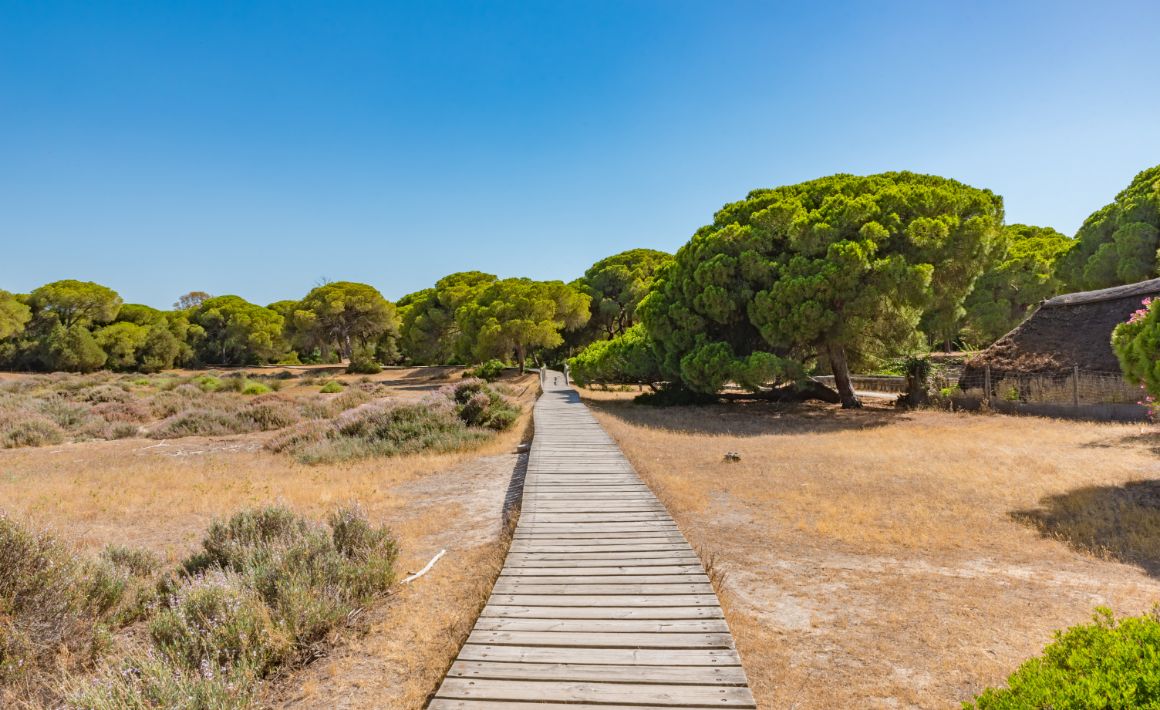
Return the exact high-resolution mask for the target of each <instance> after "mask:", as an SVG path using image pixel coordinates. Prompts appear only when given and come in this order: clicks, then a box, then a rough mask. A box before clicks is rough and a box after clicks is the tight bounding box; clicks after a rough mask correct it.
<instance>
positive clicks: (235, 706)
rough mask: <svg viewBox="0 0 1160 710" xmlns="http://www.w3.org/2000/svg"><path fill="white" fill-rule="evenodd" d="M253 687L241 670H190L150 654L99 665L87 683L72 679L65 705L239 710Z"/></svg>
mask: <svg viewBox="0 0 1160 710" xmlns="http://www.w3.org/2000/svg"><path fill="white" fill-rule="evenodd" d="M259 687H260V686H259V685H258V683H257V679H256V678H254V677H253V676H252V675H248V674H247V673H246V669H240V668H230V669H222V668H216V669H215V668H212V667H210V666H209V665H207V666H206V667H205V668H199V669H197V670H192V671H191V670H186V669H183V668H175V667H173V665H172V664H171V663H170V662H169V661H168V659H166V658H164V657H162V656H159V655H157V654H155V653H152V652H150V653H140V654H136V655H133V656H130V657H128V658H126V659H124V660H122V661H120V662H119V663H116V664H114V665H109V666H102V667H101V668H99V669H98V670H97V672H96V673H95V674H94V675H93V676H92V677H91V678H85V679H74V680H73V681H72V682H71V683H70V684H69V685H68V686H67V687H66V689H65V691H66V692H65V694H66V696H67V698H68V706H69V707H73V708H78V710H123V709H124V708H133V709H134V710H144V709H146V708H181V709H182V710H244V709H246V708H250V707H252V706H253V705H254V703H255V702H256V700H257V697H258V690H259Z"/></svg>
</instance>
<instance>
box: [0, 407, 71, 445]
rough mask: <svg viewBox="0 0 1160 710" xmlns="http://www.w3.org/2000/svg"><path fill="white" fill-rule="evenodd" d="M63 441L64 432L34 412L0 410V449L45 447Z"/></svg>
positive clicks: (46, 418)
mask: <svg viewBox="0 0 1160 710" xmlns="http://www.w3.org/2000/svg"><path fill="white" fill-rule="evenodd" d="M62 441H64V430H63V429H61V428H60V426H59V425H58V424H57V423H56V422H54V421H52V420H51V419H49V418H48V417H46V416H44V415H42V414H37V413H35V412H24V411H20V410H15V411H13V410H0V448H3V449H15V448H18V447H21V446H46V445H49V444H59V443H60V442H62Z"/></svg>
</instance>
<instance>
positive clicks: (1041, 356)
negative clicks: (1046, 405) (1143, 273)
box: [963, 279, 1160, 378]
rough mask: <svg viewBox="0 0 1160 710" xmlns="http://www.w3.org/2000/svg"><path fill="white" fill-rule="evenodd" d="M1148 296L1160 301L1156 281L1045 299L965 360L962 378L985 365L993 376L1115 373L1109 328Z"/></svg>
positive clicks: (1110, 330)
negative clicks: (973, 355)
mask: <svg viewBox="0 0 1160 710" xmlns="http://www.w3.org/2000/svg"><path fill="white" fill-rule="evenodd" d="M1149 297H1151V298H1155V297H1160V279H1152V280H1150V281H1141V282H1139V283H1134V284H1128V285H1127V286H1113V287H1112V288H1105V289H1100V290H1099V291H1083V292H1081V293H1067V294H1064V295H1062V296H1056V297H1055V298H1049V299H1048V300H1046V301H1044V302H1043V303H1041V304H1039V308H1037V309H1036V310H1035V312H1034V313H1032V314H1031V316H1030V317H1029V318H1028V319H1027V320H1025V321H1023V323H1022V324H1020V325H1019V326H1018V327H1017V328H1015V330H1012V331H1011V332H1010V333H1008V334H1007V335H1004V336H1003V337H1002V338H1000V339H999V340H997V341H995V344H994V345H992V346H991V347H989V348H987V349H986V350H984V351H983V352H981V353H979V354H978V355H977V356H975V357H974V358H972V359H971V360H970V361H969V362H967V366H966V368H967V369H966V372H964V373H963V374H964V377H970V376H972V375H978V374H979V373H981V372H982V371H983V369H984V367H985V366H987V365H990V366H991V374H992V376H993V377H996V378H997V377H1001V376H1003V375H1006V374H1012V375H1025V374H1063V373H1065V372H1070V371H1071V369H1072V368H1073V367H1076V366H1078V367H1079V368H1080V369H1081V370H1089V371H1096V372H1119V371H1120V364H1119V361H1118V360H1116V354H1115V353H1114V352H1112V345H1111V339H1112V329H1114V328H1115V327H1116V326H1117V325H1118V324H1120V323H1123V322H1124V321H1126V320H1128V316H1130V315H1131V314H1132V312H1133V311H1135V310H1136V309H1138V308H1139V307H1140V302H1141V301H1142V300H1144V299H1145V298H1149Z"/></svg>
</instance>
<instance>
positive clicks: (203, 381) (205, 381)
mask: <svg viewBox="0 0 1160 710" xmlns="http://www.w3.org/2000/svg"><path fill="white" fill-rule="evenodd" d="M193 383H194V384H195V385H197V386H198V387H199V388H200V389H201V391H202V392H217V391H218V390H219V389H221V386H222V381H221V379H219V378H217V377H214V376H213V375H199V376H198V377H195V378H193Z"/></svg>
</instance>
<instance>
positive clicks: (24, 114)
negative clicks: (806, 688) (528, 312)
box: [0, 0, 1160, 306]
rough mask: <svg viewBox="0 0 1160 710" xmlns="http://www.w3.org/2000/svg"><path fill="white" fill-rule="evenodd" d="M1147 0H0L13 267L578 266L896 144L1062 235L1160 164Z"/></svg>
mask: <svg viewBox="0 0 1160 710" xmlns="http://www.w3.org/2000/svg"><path fill="white" fill-rule="evenodd" d="M1158 28H1160V3H1157V2H1154V1H1153V2H1137V3H1132V2H1124V3H1116V2H1081V3H1069V2H1056V1H1051V2H984V3H976V2H930V1H924V2H914V3H903V2H888V1H884V2H870V1H867V2H858V3H830V4H828V5H826V6H823V4H822V3H789V2H784V3H782V2H762V3H741V2H718V1H716V0H712V1H710V0H706V1H705V2H700V3H692V2H679V1H677V0H666V1H662V2H632V1H630V0H624V1H622V2H609V3H604V2H590V1H580V0H576V1H568V0H555V1H548V0H543V1H536V2H532V1H529V2H518V3H503V2H462V3H446V2H429V1H424V2H419V1H418V0H416V2H413V3H408V4H392V3H388V2H382V1H380V2H367V3H345V2H318V3H305V2H284V1H278V2H264V3H246V2H212V1H210V0H199V1H197V2H131V3H130V2H124V3H111V2H100V1H99V0H86V1H84V2H76V3H60V2H27V1H25V0H20V1H16V0H0V246H2V249H0V288H3V289H7V290H10V291H17V292H25V291H28V290H29V289H31V288H34V287H35V286H37V285H40V284H42V283H45V282H47V281H52V280H55V279H60V278H78V279H84V280H95V281H99V282H101V283H104V284H106V285H109V286H112V287H113V288H115V289H117V290H118V291H119V292H120V293H121V294H122V296H124V298H125V299H126V300H127V301H137V302H144V303H149V304H151V305H155V306H168V305H169V304H171V303H172V302H173V301H174V300H175V298H176V297H177V296H178V295H180V294H181V293H184V292H186V291H189V290H194V289H197V290H205V291H210V292H211V293H214V294H223V293H236V294H238V295H241V296H243V297H245V298H248V299H250V300H253V301H255V302H258V303H263V304H264V303H268V302H271V301H274V300H278V299H282V298H297V297H300V296H301V295H303V294H304V293H305V292H306V291H307V290H309V288H310V287H311V286H313V285H314V284H316V283H317V282H318V281H319V280H320V279H322V278H328V279H330V280H340V279H342V280H355V281H365V282H367V283H371V284H373V285H375V286H377V287H378V288H379V289H380V290H382V291H383V293H384V294H385V295H386V296H387V297H389V298H398V297H399V296H401V295H403V294H405V293H407V292H409V291H413V290H416V289H419V288H423V287H425V286H428V285H430V284H431V283H433V282H434V281H435V280H436V279H437V278H438V277H440V276H442V275H444V274H447V273H449V272H453V271H459V270H464V269H482V270H485V271H490V272H493V273H498V274H500V275H503V276H515V275H526V276H532V277H537V278H560V279H565V280H568V279H572V278H574V277H576V276H578V275H580V274H581V273H582V272H583V270H584V269H585V268H586V267H587V266H588V265H589V264H591V263H592V262H593V261H595V260H596V259H598V258H601V257H603V256H607V255H609V254H613V253H615V252H618V251H621V250H623V249H628V248H631V247H641V246H644V247H654V248H659V249H665V250H675V249H676V248H677V247H679V246H680V245H681V244H683V243H684V242H685V241H686V240H687V239H688V238H689V236H690V235H691V234H692V233H693V231H694V230H695V229H696V228H697V227H699V226H700V225H702V224H705V223H706V222H707V221H709V220H710V219H711V217H712V214H713V212H714V211H715V210H716V209H717V208H719V207H720V206H721V205H722V204H723V203H725V202H727V201H732V200H735V199H738V198H740V197H742V196H743V195H744V194H745V193H746V192H747V191H748V190H750V189H752V188H755V187H772V186H776V185H781V184H787V183H793V182H798V181H801V180H805V179H809V178H814V177H818V176H822V175H827V174H831V173H835V172H853V173H871V172H879V171H883V170H893V169H908V170H916V171H922V172H932V173H938V174H941V175H946V176H948V177H954V178H957V179H959V180H963V181H965V182H967V183H970V184H972V185H976V186H980V187H989V188H991V189H993V190H995V191H996V192H998V193H1000V194H1002V195H1003V196H1004V198H1005V199H1006V205H1007V218H1008V221H1009V222H1029V223H1033V224H1043V225H1050V226H1053V227H1056V228H1057V229H1059V230H1061V231H1063V232H1065V233H1067V234H1072V233H1074V231H1075V229H1076V228H1077V227H1078V226H1079V224H1080V223H1081V222H1082V221H1083V219H1084V217H1086V216H1087V214H1089V213H1090V212H1091V211H1093V210H1095V209H1097V208H1098V207H1100V206H1102V205H1103V204H1105V203H1107V202H1108V201H1110V200H1111V199H1112V197H1113V196H1114V195H1115V193H1116V192H1117V191H1118V190H1120V189H1122V188H1123V187H1124V186H1126V185H1127V183H1128V181H1129V180H1130V179H1131V178H1132V176H1133V175H1134V174H1135V173H1136V172H1138V171H1139V170H1142V169H1143V168H1145V167H1148V166H1151V165H1154V164H1156V163H1160V40H1158V37H1160V35H1158V34H1157V29H1158Z"/></svg>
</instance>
